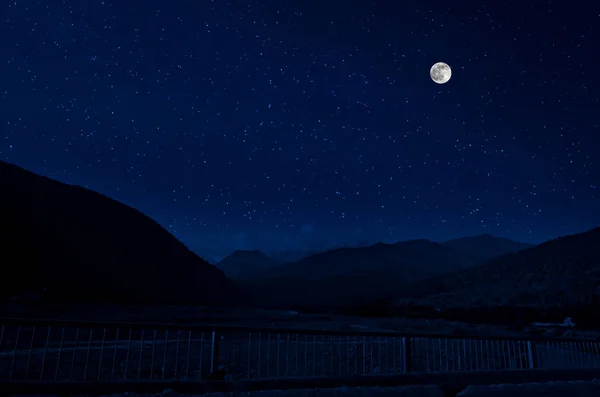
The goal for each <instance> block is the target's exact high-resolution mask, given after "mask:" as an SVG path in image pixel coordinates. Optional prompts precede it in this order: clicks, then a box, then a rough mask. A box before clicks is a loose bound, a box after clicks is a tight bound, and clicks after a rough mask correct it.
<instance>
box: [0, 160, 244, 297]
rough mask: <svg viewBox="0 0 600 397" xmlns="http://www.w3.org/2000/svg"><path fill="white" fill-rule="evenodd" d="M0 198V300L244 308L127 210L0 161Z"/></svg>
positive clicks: (210, 269)
mask: <svg viewBox="0 0 600 397" xmlns="http://www.w3.org/2000/svg"><path fill="white" fill-rule="evenodd" d="M0 191H2V194H1V195H0V211H1V214H2V224H1V227H2V229H3V230H2V236H3V238H2V239H1V240H0V264H1V265H2V271H3V274H4V277H2V281H1V282H0V284H1V288H0V297H3V298H6V297H14V296H23V295H28V294H34V295H39V294H40V293H41V291H43V290H44V289H45V292H44V297H45V298H46V299H47V300H52V299H53V300H59V301H67V302H81V301H90V300H91V301H104V302H109V301H110V302H118V303H134V302H136V303H145V302H154V303H187V304H210V305H235V304H238V303H240V302H242V301H244V300H243V298H242V295H241V290H240V289H239V288H238V287H237V285H236V284H235V283H234V282H232V281H231V280H229V279H227V278H226V277H225V275H224V274H223V272H221V271H220V270H218V269H217V268H215V267H214V266H212V265H210V264H208V263H207V262H205V261H204V260H202V259H200V258H199V257H198V256H196V255H195V254H194V253H192V252H191V251H189V250H188V249H187V248H186V247H185V245H183V244H182V243H181V242H179V241H178V240H177V239H176V238H175V237H174V236H172V235H171V234H170V233H168V232H167V231H166V230H165V229H163V228H162V227H161V226H160V225H158V224H157V223H156V222H155V221H153V220H152V219H150V218H148V217H147V216H145V215H144V214H142V213H141V212H139V211H137V210H135V209H133V208H131V207H128V206H126V205H124V204H121V203H119V202H117V201H115V200H112V199H110V198H108V197H106V196H103V195H101V194H99V193H96V192H93V191H90V190H87V189H84V188H81V187H78V186H71V185H67V184H64V183H61V182H57V181H55V180H52V179H49V178H46V177H42V176H40V175H36V174H34V173H32V172H29V171H26V170H24V169H22V168H20V167H17V166H15V165H11V164H8V163H5V162H1V161H0ZM9 273H10V276H8V274H9Z"/></svg>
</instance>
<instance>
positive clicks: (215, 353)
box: [210, 331, 220, 375]
mask: <svg viewBox="0 0 600 397" xmlns="http://www.w3.org/2000/svg"><path fill="white" fill-rule="evenodd" d="M219 338H220V336H219V334H218V333H217V332H216V331H213V332H212V337H211V340H210V375H212V374H214V373H215V371H217V370H218V369H219Z"/></svg>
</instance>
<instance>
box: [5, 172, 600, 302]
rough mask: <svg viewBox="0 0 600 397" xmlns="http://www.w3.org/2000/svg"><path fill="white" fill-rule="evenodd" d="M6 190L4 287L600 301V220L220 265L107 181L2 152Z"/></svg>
mask: <svg viewBox="0 0 600 397" xmlns="http://www.w3.org/2000/svg"><path fill="white" fill-rule="evenodd" d="M0 191H1V192H2V194H1V195H0V219H1V222H2V223H0V227H1V228H2V232H3V233H2V236H3V237H2V239H0V265H1V266H2V270H3V275H4V276H3V277H2V279H1V280H0V298H14V297H20V298H22V297H24V296H29V297H31V296H33V297H38V298H39V299H43V300H47V301H59V302H99V301H101V302H113V303H156V304H186V305H190V304H200V305H216V306H244V305H249V304H257V305H261V306H263V307H270V308H290V307H321V308H333V309H335V308H340V307H348V306H352V305H361V304H364V303H365V302H393V304H394V305H396V306H403V305H412V306H427V307H436V308H452V307H462V308H473V307H500V306H503V307H507V306H508V307H515V306H528V307H536V308H544V307H545V308H553V307H562V306H577V305H598V307H600V228H596V229H592V230H590V231H587V232H584V233H580V234H575V235H571V236H565V237H561V238H558V239H555V240H551V241H548V242H546V243H543V244H540V245H537V246H531V245H529V244H524V243H520V242H516V241H512V240H509V239H506V238H499V237H494V236H491V235H489V234H483V235H479V236H475V237H465V238H460V239H455V240H450V241H446V242H442V243H438V242H432V241H428V240H411V241H404V242H398V243H395V244H384V243H378V244H373V245H368V246H361V247H349V248H336V249H331V250H328V251H325V252H320V253H311V252H301V251H290V252H282V253H279V254H277V255H276V256H271V255H266V254H264V253H262V252H260V251H236V252H234V253H233V254H232V255H229V256H228V257H226V258H224V259H223V260H221V261H220V262H219V263H218V264H217V267H218V268H219V269H221V270H219V269H218V268H217V267H215V266H212V265H210V264H209V263H207V262H206V261H204V260H203V259H201V258H199V257H198V256H197V255H195V254H194V253H192V252H191V251H190V250H188V249H187V248H186V246H185V245H183V244H182V243H181V242H179V241H178V240H177V239H176V238H175V237H174V236H172V235H171V234H170V233H169V232H167V231H166V230H165V229H164V228H162V227H161V226H160V225H158V224H157V223H156V222H154V221H153V220H152V219H150V218H148V217H147V216H145V215H144V214H142V213H140V212H139V211H137V210H135V209H133V208H131V207H128V206H126V205H124V204H121V203H119V202H117V201H115V200H112V199H110V198H108V197H106V196H103V195H101V194H99V193H95V192H92V191H90V190H87V189H84V188H81V187H77V186H71V185H67V184H64V183H61V182H57V181H54V180H52V179H49V178H46V177H42V176H39V175H36V174H34V173H31V172H29V171H26V170H24V169H22V168H20V167H17V166H15V165H11V164H8V163H5V162H2V161H0ZM226 274H227V275H228V276H229V277H231V279H230V278H228V277H226ZM232 279H234V280H235V281H233V280H232Z"/></svg>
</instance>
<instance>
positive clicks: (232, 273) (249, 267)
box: [216, 250, 281, 278]
mask: <svg viewBox="0 0 600 397" xmlns="http://www.w3.org/2000/svg"><path fill="white" fill-rule="evenodd" d="M279 264H281V262H280V261H278V260H276V259H273V258H270V257H268V256H267V255H265V254H264V253H262V252H261V251H257V250H253V251H246V250H238V251H235V252H233V253H232V254H231V255H228V256H226V257H225V258H223V259H222V260H221V261H219V262H218V263H217V264H216V266H217V268H219V269H221V270H222V271H223V272H225V274H226V275H227V277H232V278H237V277H251V276H253V275H254V274H255V273H256V272H262V271H264V270H265V269H268V268H271V267H273V266H276V265H279Z"/></svg>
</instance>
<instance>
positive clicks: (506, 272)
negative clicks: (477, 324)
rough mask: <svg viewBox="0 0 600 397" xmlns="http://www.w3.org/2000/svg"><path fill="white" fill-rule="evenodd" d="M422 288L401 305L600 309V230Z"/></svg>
mask: <svg viewBox="0 0 600 397" xmlns="http://www.w3.org/2000/svg"><path fill="white" fill-rule="evenodd" d="M424 284H426V285H424ZM421 287H422V288H421V290H422V291H424V292H425V293H422V295H421V296H420V297H419V298H418V299H407V300H400V301H399V303H400V304H403V303H404V304H406V303H412V304H418V305H424V306H435V307H478V306H483V307H492V306H529V307H536V308H549V307H563V306H581V305H598V304H600V228H595V229H592V230H589V231H587V232H584V233H579V234H574V235H569V236H564V237H561V238H558V239H555V240H550V241H547V242H545V243H543V244H540V245H537V246H535V247H531V248H529V249H525V250H523V251H519V252H516V253H514V254H509V255H503V256H500V257H497V258H494V259H491V260H489V261H487V262H486V263H485V264H483V265H482V266H478V267H474V268H470V269H465V270H463V271H459V272H456V273H454V274H451V275H446V276H444V277H437V278H434V279H430V280H427V282H426V283H423V285H421Z"/></svg>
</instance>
